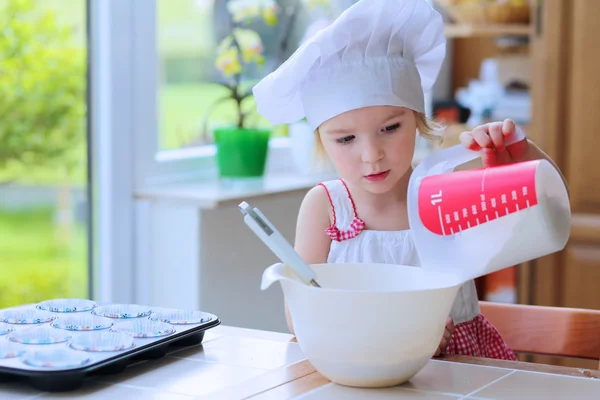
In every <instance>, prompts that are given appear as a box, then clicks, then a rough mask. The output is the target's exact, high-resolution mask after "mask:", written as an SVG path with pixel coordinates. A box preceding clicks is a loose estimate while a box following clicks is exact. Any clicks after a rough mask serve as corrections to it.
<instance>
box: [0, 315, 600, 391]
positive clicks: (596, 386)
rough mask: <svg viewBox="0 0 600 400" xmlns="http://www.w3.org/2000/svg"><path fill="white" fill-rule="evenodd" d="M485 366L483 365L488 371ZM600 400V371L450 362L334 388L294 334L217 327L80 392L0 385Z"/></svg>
mask: <svg viewBox="0 0 600 400" xmlns="http://www.w3.org/2000/svg"><path fill="white" fill-rule="evenodd" d="M482 364H484V365H482ZM66 398H73V399H74V398H77V399H111V400H113V399H147V400H192V399H204V398H206V399H243V398H252V399H257V400H264V399H290V398H294V399H302V400H316V399H340V400H346V399H347V400H354V399H364V398H369V399H372V398H373V399H381V400H386V399H434V400H435V399H453V398H454V399H569V400H575V399H599V398H600V371H592V370H581V369H576V368H563V367H553V366H548V367H544V366H539V365H536V364H528V363H521V362H507V361H504V362H502V361H496V360H485V359H476V358H470V357H460V356H450V357H446V358H444V359H436V360H431V361H430V362H429V364H428V365H427V366H426V367H425V368H424V369H423V370H422V371H420V372H419V373H418V374H417V375H416V376H415V377H413V379H411V380H410V382H408V383H406V384H404V385H402V386H399V387H395V388H388V389H356V388H347V387H342V386H339V385H335V384H332V383H331V382H329V381H328V380H327V379H326V378H324V377H323V376H322V375H320V374H319V373H318V372H317V371H316V370H315V369H314V368H313V367H312V365H311V364H310V363H309V362H308V361H307V360H306V359H305V358H304V355H303V354H302V351H301V350H300V347H299V345H298V344H297V343H296V342H295V341H294V339H293V337H292V336H291V335H287V334H282V333H275V332H264V331H255V330H248V329H241V328H232V327H227V326H219V327H216V328H214V329H211V330H209V331H208V332H207V333H206V335H205V339H204V342H203V344H202V345H198V346H194V347H190V348H185V349H181V350H177V351H174V352H171V353H170V354H169V355H167V356H166V357H164V358H162V359H158V360H151V361H142V362H139V363H137V364H133V365H131V366H129V367H128V368H127V369H126V370H125V371H124V372H122V373H119V374H115V375H107V376H96V377H92V378H89V379H88V380H87V381H86V382H85V383H84V385H83V387H82V388H80V389H78V390H75V391H71V392H64V393H43V392H38V391H36V390H34V389H32V388H30V387H29V386H28V385H27V383H26V382H13V383H0V399H2V400H15V399H17V400H24V399H43V400H47V399H66Z"/></svg>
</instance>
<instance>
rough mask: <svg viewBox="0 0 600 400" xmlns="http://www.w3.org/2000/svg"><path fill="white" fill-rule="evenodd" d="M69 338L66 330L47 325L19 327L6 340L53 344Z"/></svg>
mask: <svg viewBox="0 0 600 400" xmlns="http://www.w3.org/2000/svg"><path fill="white" fill-rule="evenodd" d="M69 339H70V335H69V334H68V333H67V332H65V331H62V330H60V329H54V328H51V327H49V326H40V327H35V328H27V329H20V330H16V331H14V332H11V333H10V334H9V335H8V340H10V341H13V342H16V343H23V344H54V343H62V342H66V341H67V340H69Z"/></svg>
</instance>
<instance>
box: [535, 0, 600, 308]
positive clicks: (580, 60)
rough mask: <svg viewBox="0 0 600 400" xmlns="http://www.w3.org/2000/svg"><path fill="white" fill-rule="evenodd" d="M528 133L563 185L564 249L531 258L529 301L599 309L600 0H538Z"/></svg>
mask: <svg viewBox="0 0 600 400" xmlns="http://www.w3.org/2000/svg"><path fill="white" fill-rule="evenodd" d="M536 7H539V8H538V10H539V11H538V13H536V14H537V18H538V19H537V20H536V21H535V25H536V27H537V29H535V30H534V32H533V36H532V42H531V49H532V66H533V71H534V74H533V86H532V93H533V115H532V124H531V129H530V135H531V137H532V139H533V140H534V141H535V142H536V143H538V144H539V145H540V147H541V148H542V149H543V150H544V151H545V152H547V153H548V154H549V155H550V156H551V157H552V158H553V159H554V160H556V162H557V163H558V165H559V167H560V168H561V170H562V171H563V173H564V174H565V177H566V179H567V182H568V184H569V191H570V196H571V209H572V213H573V223H572V231H571V238H570V240H569V243H568V245H567V248H566V249H565V251H563V252H561V253H559V254H555V255H551V256H548V257H544V258H543V259H540V260H536V262H535V263H533V264H534V265H533V267H532V268H533V269H534V271H533V272H534V273H533V280H532V284H531V285H530V287H531V291H532V293H531V294H532V296H531V298H532V300H533V302H534V303H535V304H541V305H558V306H567V307H582V308H594V309H600V293H599V291H598V287H599V286H600V157H599V155H600V153H599V152H598V149H600V135H598V134H597V133H596V130H597V129H598V128H599V127H600V74H599V72H598V65H600V53H599V52H598V49H600V43H599V42H600V24H598V21H600V1H596V0H578V1H569V0H551V1H542V0H538V1H537V4H536Z"/></svg>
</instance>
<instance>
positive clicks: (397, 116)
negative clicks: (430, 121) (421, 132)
mask: <svg viewBox="0 0 600 400" xmlns="http://www.w3.org/2000/svg"><path fill="white" fill-rule="evenodd" d="M416 129H417V121H416V116H415V112H414V111H412V110H410V109H408V108H404V107H393V106H373V107H364V108H359V109H356V110H351V111H348V112H345V113H343V114H340V115H338V116H336V117H333V118H331V119H329V120H327V121H325V122H324V123H322V124H321V126H320V127H319V135H320V139H321V143H322V144H323V148H324V149H325V152H326V153H327V155H328V156H329V158H330V159H331V161H332V162H333V164H334V166H335V168H336V170H337V171H338V173H340V174H341V176H343V177H344V179H345V180H346V181H348V183H349V184H351V185H352V186H356V187H361V188H363V189H364V190H366V191H368V192H370V193H386V192H389V191H390V190H392V189H394V188H395V187H396V186H397V184H398V183H399V182H400V180H401V179H402V177H403V176H404V175H405V174H406V173H407V172H408V170H409V169H410V166H411V162H412V158H413V154H414V150H415V135H416Z"/></svg>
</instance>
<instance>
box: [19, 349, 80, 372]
mask: <svg viewBox="0 0 600 400" xmlns="http://www.w3.org/2000/svg"><path fill="white" fill-rule="evenodd" d="M21 360H22V361H23V363H25V364H27V365H30V366H32V367H44V368H77V367H81V366H83V365H86V364H88V363H89V362H90V361H91V357H90V356H89V355H87V354H86V353H79V352H76V351H71V350H68V349H44V350H33V351H27V352H26V353H25V355H23V357H22V358H21Z"/></svg>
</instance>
